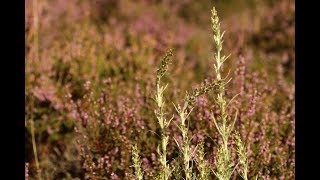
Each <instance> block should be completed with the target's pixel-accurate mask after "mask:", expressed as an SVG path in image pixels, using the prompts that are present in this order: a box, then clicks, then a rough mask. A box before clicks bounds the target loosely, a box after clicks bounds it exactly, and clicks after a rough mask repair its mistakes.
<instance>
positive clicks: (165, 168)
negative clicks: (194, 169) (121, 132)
mask: <svg viewBox="0 0 320 180" xmlns="http://www.w3.org/2000/svg"><path fill="white" fill-rule="evenodd" d="M172 55H173V54H172V49H170V50H169V51H168V52H167V53H166V55H165V56H164V57H163V58H162V60H161V65H160V67H159V68H158V70H157V90H156V95H155V102H156V104H157V110H155V114H156V117H157V120H158V124H159V126H160V128H161V145H160V146H161V150H160V147H159V146H158V149H157V152H158V154H159V156H160V163H161V165H162V168H161V170H160V173H159V176H160V179H161V180H167V179H169V175H170V167H169V165H168V164H167V145H168V141H169V136H168V135H167V132H166V131H167V130H166V129H167V128H168V126H169V124H170V122H171V120H172V119H173V118H171V119H170V120H169V121H168V120H166V118H165V117H164V105H165V101H164V98H163V93H164V91H165V89H166V87H167V85H165V86H162V85H161V79H162V77H163V76H164V75H165V73H166V72H167V70H168V64H169V61H170V58H171V57H172Z"/></svg>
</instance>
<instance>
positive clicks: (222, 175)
mask: <svg viewBox="0 0 320 180" xmlns="http://www.w3.org/2000/svg"><path fill="white" fill-rule="evenodd" d="M211 13H212V16H211V22H212V30H213V41H214V43H215V53H214V59H215V63H214V73H215V75H216V83H215V85H216V93H217V95H216V98H215V101H216V103H217V105H218V107H219V110H220V113H219V115H218V116H217V117H215V115H214V113H212V117H213V121H214V124H215V126H216V128H217V130H218V132H219V134H220V135H221V138H222V144H220V145H219V148H218V152H217V157H216V160H215V164H216V167H217V170H216V171H214V174H215V175H216V177H217V178H218V179H220V180H229V179H230V178H231V176H232V173H233V171H234V170H235V168H236V166H237V165H236V166H234V164H233V162H232V159H231V148H229V147H228V142H229V138H230V135H231V133H232V130H233V127H234V123H235V121H236V119H237V114H236V115H235V118H234V121H233V122H232V123H230V120H231V117H230V116H229V115H228V113H227V112H226V109H227V107H228V104H229V103H230V102H231V101H229V102H228V103H227V98H226V97H225V96H224V93H225V87H226V85H227V84H228V82H230V80H231V78H230V79H228V77H224V78H222V65H223V63H224V62H225V61H226V60H227V59H228V57H229V56H230V55H228V56H225V55H222V52H221V51H222V45H223V35H224V33H225V32H222V33H221V31H220V21H219V17H218V15H217V11H216V9H215V7H213V8H212V10H211ZM227 79H228V80H227ZM232 99H233V98H232ZM218 123H219V124H218ZM237 138H239V139H240V136H237ZM238 143H241V141H238ZM242 155H244V154H242ZM245 175H246V174H245ZM244 179H246V177H244Z"/></svg>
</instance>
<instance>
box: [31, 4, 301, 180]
mask: <svg viewBox="0 0 320 180" xmlns="http://www.w3.org/2000/svg"><path fill="white" fill-rule="evenodd" d="M25 4H26V15H25V38H26V44H25V50H26V55H25V64H26V69H25V73H26V77H25V85H26V90H25V100H26V105H25V108H26V112H25V113H26V114H25V122H26V125H25V143H26V148H25V155H26V156H25V157H26V159H25V161H26V162H27V163H29V178H30V179H37V176H38V175H37V170H36V165H35V157H34V153H33V148H32V138H31V136H32V133H31V123H30V122H31V121H33V122H34V128H35V131H34V132H35V142H36V145H37V150H38V153H37V154H38V158H39V166H40V174H41V175H42V177H45V179H87V178H89V179H102V177H104V178H106V179H130V177H131V176H130V174H131V173H132V168H131V167H130V165H131V161H130V157H131V155H130V145H132V144H133V143H135V142H137V143H138V147H139V148H140V149H141V156H142V157H143V168H144V170H145V171H146V179H152V176H153V175H154V174H155V173H156V170H157V167H159V164H158V162H157V160H156V158H157V153H156V147H157V144H158V143H159V137H158V136H157V135H156V134H155V133H154V132H158V131H159V129H158V127H157V121H156V118H155V115H154V112H153V109H154V107H155V106H154V102H153V100H152V97H153V94H154V91H155V74H156V69H157V66H158V64H159V63H160V59H161V57H162V56H163V55H164V53H165V51H166V50H167V49H169V48H174V49H175V52H174V57H173V61H172V64H171V65H170V68H169V76H168V77H166V79H165V81H167V82H168V83H169V87H168V90H167V92H166V93H167V94H166V97H167V100H166V102H167V105H168V107H170V108H168V109H167V111H168V114H169V113H172V114H173V113H174V111H173V108H172V107H171V102H181V99H182V98H183V96H184V92H185V91H186V90H191V89H192V88H194V87H195V85H197V84H199V83H201V82H202V81H203V80H205V79H212V78H214V77H213V70H212V69H211V68H212V66H213V48H214V47H213V41H212V32H211V22H210V15H211V14H210V10H211V8H212V6H213V5H214V6H215V7H216V9H217V10H218V13H219V17H220V19H221V26H222V29H223V30H225V31H226V33H225V42H224V50H225V51H226V53H231V56H230V58H229V60H228V61H227V63H226V66H225V67H224V68H225V69H231V75H232V76H233V81H232V83H231V84H230V85H229V86H230V88H229V89H228V94H227V95H228V97H232V95H234V94H236V93H238V92H241V97H240V99H239V100H238V101H236V102H235V104H234V105H233V106H234V108H238V109H239V110H240V116H239V120H238V124H237V129H238V130H239V131H240V132H241V135H242V137H243V139H245V142H246V144H247V145H248V146H249V150H248V153H249V159H251V161H250V168H249V169H250V170H251V171H250V177H254V175H259V177H261V178H262V179H268V178H272V179H273V178H275V179H293V178H294V166H295V165H294V68H295V67H294V66H295V63H294V62H295V54H294V51H295V45H294V34H295V29H294V26H295V13H294V12H295V7H294V1H293V0H267V1H260V0H223V1H220V0H215V1H212V0H201V1H192V0H179V1H174V0H126V1H124V0H123V1H122V0H90V1H89V0H68V1H65V0H26V3H25ZM226 73H227V72H226ZM212 96H213V94H211V95H207V96H204V97H202V98H200V99H199V100H198V102H197V103H198V107H197V108H196V109H195V110H194V112H193V113H192V116H191V118H190V119H191V120H190V123H191V124H190V126H191V131H190V132H192V133H193V134H196V137H195V138H194V143H197V142H198V141H199V140H200V139H202V140H205V142H206V146H205V148H206V150H207V152H208V153H207V157H208V159H209V160H211V161H213V160H214V154H215V148H214V146H215V145H214V142H213V140H214V139H216V138H217V137H218V136H217V132H216V131H215V129H214V126H213V125H212V122H211V121H210V115H208V114H210V113H209V112H210V110H211V109H214V108H215V105H214V102H213V101H212ZM169 116H170V114H169ZM75 128H76V129H77V131H76V132H75ZM170 135H171V136H175V137H178V136H179V131H177V129H176V127H174V125H173V124H172V127H171V130H170ZM208 135H209V136H210V137H208ZM176 148H177V147H176V145H175V143H174V142H170V145H169V151H170V153H169V159H172V158H173V157H176V156H177V155H176V153H175V151H176ZM101 162H103V163H101ZM170 163H173V162H171V161H170ZM88 164H89V165H88ZM92 164H93V165H92ZM90 166H91V169H90ZM234 178H237V177H236V176H235V177H234ZM259 179H260V178H259Z"/></svg>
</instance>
